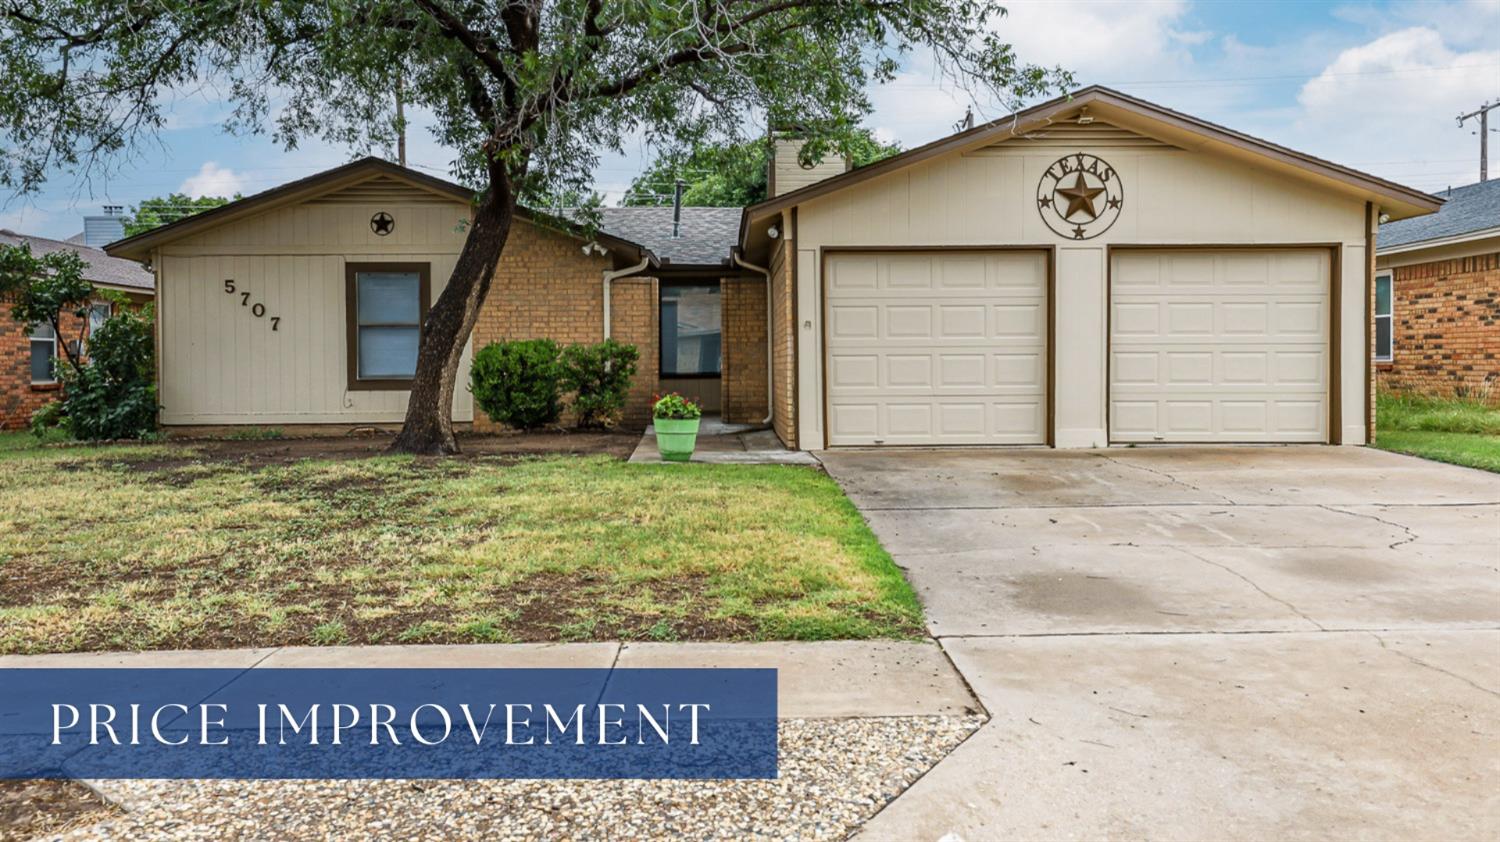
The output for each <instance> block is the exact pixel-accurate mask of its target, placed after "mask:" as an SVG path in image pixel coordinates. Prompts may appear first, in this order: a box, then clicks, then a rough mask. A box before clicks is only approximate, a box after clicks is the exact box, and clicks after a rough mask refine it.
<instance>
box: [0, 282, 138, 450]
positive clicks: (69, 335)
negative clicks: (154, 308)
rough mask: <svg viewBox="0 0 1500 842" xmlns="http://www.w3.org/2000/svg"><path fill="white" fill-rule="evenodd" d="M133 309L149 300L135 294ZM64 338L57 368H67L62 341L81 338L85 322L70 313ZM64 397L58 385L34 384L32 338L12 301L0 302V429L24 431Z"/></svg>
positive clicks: (66, 317)
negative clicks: (36, 414)
mask: <svg viewBox="0 0 1500 842" xmlns="http://www.w3.org/2000/svg"><path fill="white" fill-rule="evenodd" d="M130 300H131V302H132V305H133V306H137V307H138V306H140V305H142V304H143V303H145V302H147V301H149V300H150V299H149V298H147V297H145V296H138V295H132V296H130ZM62 325H63V335H62V337H60V340H59V343H58V349H57V360H58V365H66V364H67V363H66V362H64V361H63V360H64V351H63V349H62V347H61V346H62V342H72V341H74V340H76V339H78V336H79V332H80V330H81V328H82V327H83V320H82V319H80V318H78V317H77V316H74V315H71V314H65V315H64V316H63V319H62ZM60 397H62V394H61V390H60V389H59V388H58V386H56V385H55V384H49V385H33V384H32V382H31V337H30V336H28V335H27V333H26V331H25V328H24V326H23V325H22V324H21V323H20V322H18V321H16V320H15V319H13V318H11V315H10V302H9V301H0V430H22V429H25V428H26V427H27V426H29V425H30V424H31V413H33V412H35V411H37V410H38V409H40V408H41V407H42V405H43V404H48V403H51V402H52V401H55V400H57V399H58V398H60Z"/></svg>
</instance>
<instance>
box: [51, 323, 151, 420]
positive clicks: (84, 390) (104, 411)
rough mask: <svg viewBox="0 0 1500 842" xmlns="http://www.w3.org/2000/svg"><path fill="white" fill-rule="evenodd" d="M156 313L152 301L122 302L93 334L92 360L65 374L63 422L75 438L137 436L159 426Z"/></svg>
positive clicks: (91, 343) (89, 354)
mask: <svg viewBox="0 0 1500 842" xmlns="http://www.w3.org/2000/svg"><path fill="white" fill-rule="evenodd" d="M117 303H118V302H117ZM154 317H155V313H154V310H153V308H152V306H151V305H147V306H146V307H144V308H142V309H141V311H139V312H137V311H134V310H130V309H128V308H125V307H120V306H117V307H116V308H115V312H114V314H113V315H111V316H110V317H109V318H108V319H106V320H105V322H104V324H103V325H100V326H99V328H98V329H96V330H95V331H94V332H93V333H92V334H90V336H89V345H88V359H87V360H85V361H84V363H83V364H82V365H81V366H78V367H77V368H75V369H71V370H66V371H64V372H63V373H62V377H61V379H62V384H63V399H62V415H63V421H62V423H63V425H64V426H65V427H66V428H67V430H68V433H69V434H70V435H72V436H73V437H74V438H77V439H89V440H98V439H134V438H142V437H144V436H147V435H149V434H151V432H152V431H154V430H155V429H156V410H157V404H156V376H155V372H156V351H155V337H154V334H153V332H152V320H153V318H154Z"/></svg>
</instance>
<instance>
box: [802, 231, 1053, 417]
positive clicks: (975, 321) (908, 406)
mask: <svg viewBox="0 0 1500 842" xmlns="http://www.w3.org/2000/svg"><path fill="white" fill-rule="evenodd" d="M824 272H825V279H824V283H825V287H824V291H825V295H826V306H827V320H826V327H827V360H826V362H827V377H826V380H827V410H828V443H829V444H830V445H835V446H836V445H898V444H901V445H949V444H1042V443H1044V442H1045V441H1046V429H1045V427H1046V421H1047V418H1046V415H1047V413H1046V402H1047V401H1046V398H1047V394H1046V393H1047V256H1046V253H1045V252H1033V251H919V252H895V253H887V252H872V253H863V252H861V253H845V252H837V253H833V254H830V255H829V256H828V258H827V262H826V264H825V266H824Z"/></svg>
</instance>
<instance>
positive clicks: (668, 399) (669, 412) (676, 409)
mask: <svg viewBox="0 0 1500 842" xmlns="http://www.w3.org/2000/svg"><path fill="white" fill-rule="evenodd" d="M651 417H652V418H663V419H667V420H675V421H685V420H690V419H693V418H702V417H703V407H701V406H699V405H698V403H697V402H696V401H694V400H692V399H691V398H685V397H683V396H682V395H679V394H677V393H676V392H672V393H671V394H668V395H662V396H661V397H658V398H657V399H656V405H655V406H653V407H652V408H651Z"/></svg>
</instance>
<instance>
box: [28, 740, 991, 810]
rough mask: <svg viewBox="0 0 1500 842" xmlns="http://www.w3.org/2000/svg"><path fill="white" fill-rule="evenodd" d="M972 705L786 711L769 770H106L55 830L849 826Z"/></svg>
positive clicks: (929, 754) (933, 754)
mask: <svg viewBox="0 0 1500 842" xmlns="http://www.w3.org/2000/svg"><path fill="white" fill-rule="evenodd" d="M981 722H982V719H981V718H980V717H977V716H967V717H956V716H920V717H892V718H881V719H842V720H827V719H818V720H785V721H783V722H782V723H781V728H780V738H779V745H780V751H781V755H780V774H781V776H780V778H779V779H777V780H773V781H706V782H699V781H588V782H582V781H534V780H527V781H101V782H98V783H97V786H98V788H99V790H100V791H101V792H103V793H104V794H105V795H106V796H108V797H109V798H110V799H112V800H114V801H117V802H119V803H120V804H121V805H123V806H124V807H125V808H126V810H127V811H128V812H126V813H125V814H124V815H122V816H119V817H117V818H114V819H111V820H109V821H105V822H102V823H100V824H97V825H94V826H92V827H88V828H82V829H78V830H75V831H72V832H70V833H68V834H65V835H63V836H61V837H54V838H59V839H69V840H73V839H132V840H134V839H173V840H178V839H204V840H209V839H212V840H218V839H266V838H277V839H288V840H290V839H297V840H300V839H338V838H359V839H392V840H397V839H399V840H407V839H479V838H483V839H486V840H490V839H495V840H501V839H518V840H519V839H548V840H554V839H555V840H572V839H579V840H582V839H608V840H626V839H659V838H663V837H671V836H682V837H688V838H691V839H695V840H696V839H736V840H738V839H843V838H845V837H847V836H848V835H849V833H850V832H851V831H852V830H853V829H854V828H855V827H857V826H858V825H859V824H860V823H861V822H863V821H865V820H866V819H868V818H869V817H870V816H872V815H874V813H875V812H876V811H877V810H879V809H880V807H882V806H883V805H884V804H885V803H886V802H888V801H890V800H891V799H892V798H894V797H895V796H896V795H897V794H899V793H900V792H901V791H903V790H905V789H906V788H907V787H908V786H910V785H911V784H912V782H913V781H915V780H916V779H917V778H918V777H919V776H921V775H922V774H923V773H924V772H926V771H927V770H928V769H929V768H931V767H932V765H933V764H934V763H936V762H937V761H938V760H940V759H942V757H943V756H944V755H946V754H947V753H948V752H950V751H952V750H953V749H954V747H956V746H957V745H958V744H959V743H961V742H962V741H963V740H964V739H965V738H966V737H968V735H969V734H971V733H972V732H973V731H974V730H975V729H976V728H978V727H979V725H980V723H981Z"/></svg>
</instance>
